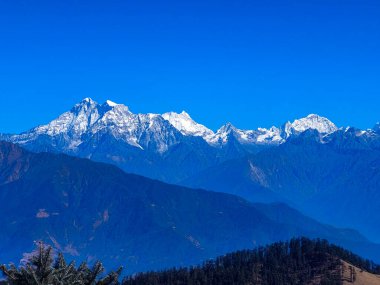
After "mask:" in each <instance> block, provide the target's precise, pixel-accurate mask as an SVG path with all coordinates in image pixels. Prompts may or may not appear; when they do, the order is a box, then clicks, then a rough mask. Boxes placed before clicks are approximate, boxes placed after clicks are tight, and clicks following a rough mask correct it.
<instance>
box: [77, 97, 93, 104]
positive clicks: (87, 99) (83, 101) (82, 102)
mask: <svg viewBox="0 0 380 285" xmlns="http://www.w3.org/2000/svg"><path fill="white" fill-rule="evenodd" d="M85 103H90V104H96V102H95V101H94V100H92V99H91V98H90V97H86V98H84V99H83V100H82V101H81V102H80V103H79V104H85Z"/></svg>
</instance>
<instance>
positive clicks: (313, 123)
mask: <svg viewBox="0 0 380 285" xmlns="http://www.w3.org/2000/svg"><path fill="white" fill-rule="evenodd" d="M306 130H316V131H318V132H319V133H320V134H331V133H334V132H336V131H337V130H338V127H337V126H336V125H335V124H334V123H333V122H331V121H330V120H329V119H327V118H324V117H321V116H318V115H316V114H310V115H308V116H307V117H305V118H302V119H298V120H295V121H294V122H293V123H290V122H287V123H286V124H285V126H284V132H285V137H286V138H288V137H290V136H291V135H294V134H299V133H302V132H304V131H306Z"/></svg>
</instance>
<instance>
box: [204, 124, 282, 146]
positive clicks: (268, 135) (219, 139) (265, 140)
mask: <svg viewBox="0 0 380 285" xmlns="http://www.w3.org/2000/svg"><path fill="white" fill-rule="evenodd" d="M231 136H233V137H234V138H235V139H236V140H237V141H239V142H240V143H241V144H245V145H249V144H255V145H277V144H280V143H283V142H284V139H283V138H282V137H281V130H280V129H279V128H276V127H272V128H270V129H265V128H258V129H257V130H241V129H238V128H236V127H235V126H233V125H232V124H231V123H228V124H226V125H224V126H223V127H221V128H220V129H219V130H218V131H217V132H216V134H215V135H214V136H212V137H210V138H209V140H208V142H209V143H210V144H212V145H216V146H217V145H225V144H227V143H228V142H229V138H230V137H231Z"/></svg>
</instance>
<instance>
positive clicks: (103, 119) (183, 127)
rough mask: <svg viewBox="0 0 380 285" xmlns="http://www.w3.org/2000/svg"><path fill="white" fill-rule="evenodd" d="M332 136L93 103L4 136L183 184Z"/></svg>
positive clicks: (326, 128) (308, 122)
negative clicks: (247, 158) (215, 126)
mask: <svg viewBox="0 0 380 285" xmlns="http://www.w3.org/2000/svg"><path fill="white" fill-rule="evenodd" d="M310 129H312V130H317V131H318V132H319V133H320V134H321V135H328V134H331V133H333V132H335V131H337V130H338V128H337V127H336V126H335V125H334V124H333V123H332V122H330V121H329V120H328V119H326V118H323V117H320V116H317V115H309V116H307V117H306V118H302V119H299V120H295V121H294V122H293V123H290V122H287V123H286V124H284V125H283V126H282V127H280V128H277V127H272V128H270V129H264V128H259V129H258V130H240V129H238V128H236V127H234V126H233V125H231V124H230V123H228V124H226V125H225V126H223V127H221V128H220V129H219V130H218V131H217V132H213V131H212V130H210V129H208V128H207V127H205V126H203V125H201V124H199V123H196V122H195V121H194V120H192V119H191V117H190V116H189V115H188V114H187V113H186V112H182V113H180V114H177V113H174V112H170V113H166V114H163V115H159V114H134V113H132V112H131V111H130V109H129V108H128V107H127V106H125V105H122V104H116V103H114V102H111V101H109V100H107V101H106V102H105V103H104V104H98V103H96V102H95V101H93V100H92V99H90V98H86V99H84V100H83V101H82V102H80V103H78V104H76V105H75V106H74V107H73V108H72V109H71V110H70V111H68V112H66V113H64V114H62V115H61V116H59V117H58V118H57V119H55V120H53V121H51V122H50V123H48V124H47V125H43V126H38V127H36V128H33V129H32V130H30V131H27V132H25V133H22V134H19V135H4V134H3V135H0V139H3V140H7V141H10V142H13V143H17V144H20V145H22V146H23V147H26V148H27V149H29V150H33V151H49V152H56V153H66V154H70V155H75V156H79V157H86V158H91V159H93V160H96V161H102V162H107V163H112V164H115V165H117V166H119V167H121V168H122V169H124V170H126V171H128V172H131V173H136V174H141V175H144V176H147V177H150V178H155V179H160V180H162V181H165V182H170V183H177V182H179V181H182V180H184V179H186V178H189V177H191V176H192V175H194V174H196V173H198V172H200V171H202V170H205V169H207V168H209V167H211V166H215V165H217V164H219V163H220V162H223V161H226V160H229V159H233V158H238V157H242V156H244V155H245V154H247V153H256V152H258V151H259V150H262V149H264V148H267V147H270V146H277V145H280V144H283V143H285V142H286V141H287V140H289V138H291V137H293V136H297V135H298V134H300V133H302V132H304V131H305V130H310Z"/></svg>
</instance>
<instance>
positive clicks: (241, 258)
mask: <svg viewBox="0 0 380 285" xmlns="http://www.w3.org/2000/svg"><path fill="white" fill-rule="evenodd" d="M376 273H377V274H378V273H380V267H379V266H378V265H375V264H374V263H372V262H370V261H368V260H364V259H362V258H360V257H359V256H357V255H355V254H352V253H351V252H349V251H347V250H344V249H343V248H340V247H337V246H335V245H331V244H329V243H328V242H327V241H326V240H319V239H316V240H310V239H307V238H297V239H292V240H290V241H289V242H279V243H274V244H272V245H269V246H266V247H260V248H258V249H255V250H246V251H239V252H235V253H232V254H228V255H225V256H223V257H219V258H217V259H215V260H213V261H209V262H206V263H204V264H203V265H202V266H197V267H191V268H180V269H172V270H167V271H161V272H153V273H143V274H139V275H136V276H131V277H129V278H127V279H126V280H124V282H123V284H124V285H145V284H155V285H161V284H162V285H164V284H165V285H174V284H201V285H203V284H204V285H214V284H215V285H219V284H226V285H227V284H229V285H230V284H261V285H266V284H276V285H281V284H366V285H376V284H380V276H378V275H375V274H376ZM362 282H365V283H362Z"/></svg>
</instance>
